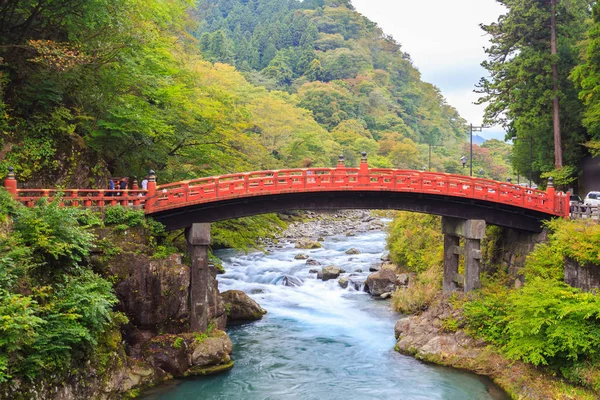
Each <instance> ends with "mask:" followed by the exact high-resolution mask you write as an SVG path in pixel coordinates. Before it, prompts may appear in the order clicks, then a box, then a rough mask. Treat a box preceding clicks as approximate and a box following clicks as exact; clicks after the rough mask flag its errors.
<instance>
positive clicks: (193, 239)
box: [185, 223, 212, 332]
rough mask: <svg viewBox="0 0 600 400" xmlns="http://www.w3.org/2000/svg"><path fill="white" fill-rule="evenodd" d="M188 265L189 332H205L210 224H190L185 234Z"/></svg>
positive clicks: (208, 280) (207, 311)
mask: <svg viewBox="0 0 600 400" xmlns="http://www.w3.org/2000/svg"><path fill="white" fill-rule="evenodd" d="M185 235H186V239H187V247H188V253H189V255H190V258H191V265H190V291H189V293H190V330H191V331H192V332H205V331H206V329H207V328H208V322H209V321H208V320H209V313H210V303H211V302H210V297H211V293H210V290H211V285H210V280H211V279H212V275H211V273H210V270H209V266H208V246H209V245H210V224H206V223H202V224H192V226H191V227H189V228H187V229H186V232H185Z"/></svg>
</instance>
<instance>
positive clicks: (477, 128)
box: [469, 124, 483, 176]
mask: <svg viewBox="0 0 600 400" xmlns="http://www.w3.org/2000/svg"><path fill="white" fill-rule="evenodd" d="M482 131H483V126H473V124H471V131H470V132H471V133H470V135H469V153H470V160H469V175H470V176H473V132H482Z"/></svg>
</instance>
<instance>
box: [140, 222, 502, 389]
mask: <svg viewBox="0 0 600 400" xmlns="http://www.w3.org/2000/svg"><path fill="white" fill-rule="evenodd" d="M384 245H385V234H384V233H383V232H379V231H378V232H369V233H364V234H359V235H357V236H355V237H346V236H334V237H329V238H326V240H325V242H324V243H323V248H322V249H316V250H309V251H307V250H297V249H294V248H293V246H292V245H291V244H289V245H285V246H283V248H279V249H274V250H272V251H271V252H270V254H268V255H266V254H263V253H251V254H248V255H245V254H238V253H235V252H232V251H225V252H222V253H221V254H220V256H221V257H222V258H223V259H224V260H225V265H226V270H227V274H225V275H222V276H220V277H219V287H220V290H221V291H225V290H229V289H239V290H244V291H245V292H246V293H249V294H251V296H252V297H253V298H254V299H255V300H256V301H258V302H259V303H260V304H261V305H262V307H263V308H265V309H266V310H267V311H268V314H267V315H266V316H265V318H264V319H263V320H261V321H258V322H254V323H250V324H245V325H242V326H237V327H233V328H231V329H229V330H228V333H229V335H230V336H231V339H232V341H233V343H234V352H233V358H234V360H235V367H234V368H233V369H232V370H231V371H229V372H226V373H224V374H220V375H216V376H212V377H202V378H192V379H189V380H182V381H174V382H171V383H169V384H167V385H165V386H161V387H159V388H156V389H154V390H153V392H150V393H148V395H147V396H146V397H144V398H145V399H146V400H159V399H160V400H174V399H190V400H208V399H248V400H253V399H273V400H275V399H303V400H304V399H306V400H309V399H315V400H317V399H349V400H350V399H428V400H429V399H445V400H465V399H482V400H483V399H496V400H498V399H508V397H507V396H506V395H505V394H504V393H502V392H501V391H500V390H499V389H498V388H497V387H495V386H494V385H493V384H491V383H490V382H489V381H488V380H485V379H482V378H480V377H478V376H475V375H473V374H468V373H464V372H460V371H456V370H452V369H448V368H442V367H437V366H432V365H428V364H424V363H422V362H419V361H417V360H415V359H413V358H412V357H407V356H403V355H401V354H398V353H397V352H395V351H394V350H393V347H394V344H395V339H394V323H395V322H396V321H397V319H398V318H399V316H398V314H395V313H393V312H392V311H391V310H390V307H389V305H390V303H389V302H388V301H378V300H373V299H371V298H370V296H369V295H367V294H365V293H363V292H361V291H357V290H354V289H353V288H352V287H350V288H348V289H342V288H340V287H339V286H338V284H337V282H336V281H328V282H322V281H318V280H316V279H314V274H311V273H309V270H310V269H311V268H319V267H311V266H308V265H306V261H304V260H294V256H295V255H296V254H298V253H299V252H303V253H307V254H309V255H310V256H311V258H314V259H316V260H318V261H319V262H321V263H322V265H330V264H335V265H337V266H340V267H342V268H343V269H345V270H346V271H347V273H348V274H350V273H353V272H354V271H356V270H358V269H362V270H363V271H366V272H362V273H361V272H358V273H357V274H358V276H363V277H364V276H366V275H367V274H368V268H369V265H372V264H376V263H378V262H380V261H379V259H380V257H381V255H382V253H383V252H384ZM351 247H355V248H358V249H359V250H360V251H361V254H360V255H353V256H349V255H346V254H344V252H345V251H346V250H347V249H349V248H351ZM283 275H293V276H295V277H298V278H300V279H302V280H303V281H304V285H303V286H301V287H286V286H281V285H275V284H273V282H276V281H278V279H277V278H280V277H281V276H283Z"/></svg>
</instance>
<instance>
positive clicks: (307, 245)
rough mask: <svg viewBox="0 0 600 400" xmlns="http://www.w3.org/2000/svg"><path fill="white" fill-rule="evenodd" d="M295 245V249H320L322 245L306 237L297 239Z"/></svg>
mask: <svg viewBox="0 0 600 400" xmlns="http://www.w3.org/2000/svg"><path fill="white" fill-rule="evenodd" d="M295 246H296V248H297V249H320V248H321V247H322V246H321V243H319V242H315V241H314V240H310V239H307V238H302V239H299V240H298V241H297V242H296V245H295Z"/></svg>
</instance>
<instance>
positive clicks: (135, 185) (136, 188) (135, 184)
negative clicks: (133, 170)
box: [131, 176, 140, 206]
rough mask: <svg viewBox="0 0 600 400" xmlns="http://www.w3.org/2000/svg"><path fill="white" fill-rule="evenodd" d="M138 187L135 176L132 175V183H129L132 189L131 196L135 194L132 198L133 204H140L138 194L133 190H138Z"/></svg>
mask: <svg viewBox="0 0 600 400" xmlns="http://www.w3.org/2000/svg"><path fill="white" fill-rule="evenodd" d="M139 189H140V188H139V186H138V181H137V176H134V177H133V184H132V185H131V190H133V191H134V192H133V196H135V197H134V199H133V205H134V206H139V205H140V196H139V193H136V192H135V191H136V190H139Z"/></svg>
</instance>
